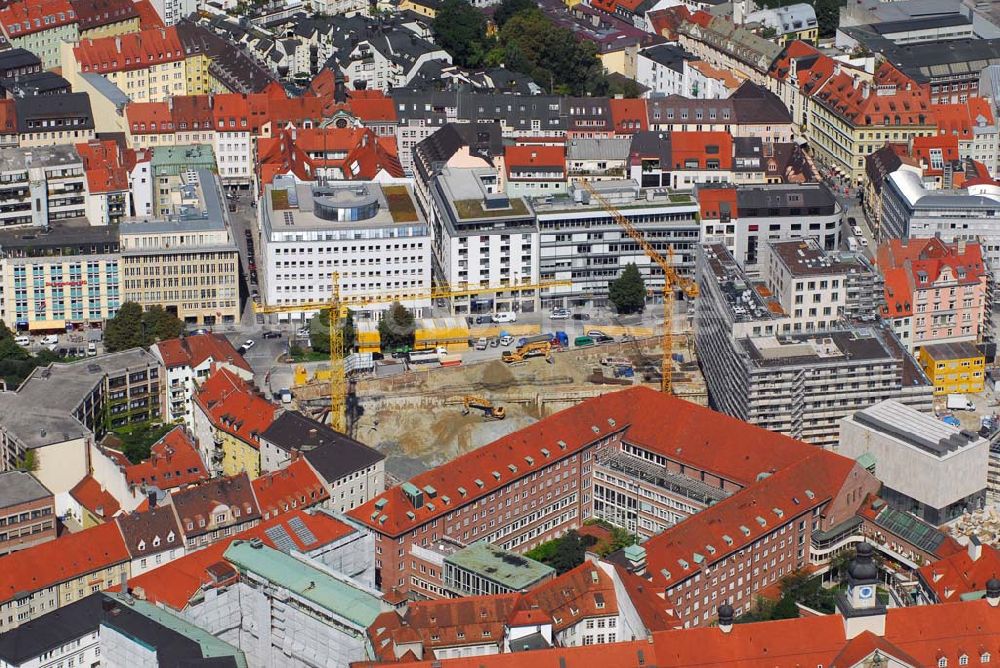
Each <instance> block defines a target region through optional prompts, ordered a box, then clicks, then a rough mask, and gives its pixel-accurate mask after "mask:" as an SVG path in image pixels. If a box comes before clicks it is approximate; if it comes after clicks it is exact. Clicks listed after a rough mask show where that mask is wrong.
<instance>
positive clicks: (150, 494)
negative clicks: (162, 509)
mask: <svg viewBox="0 0 1000 668" xmlns="http://www.w3.org/2000/svg"><path fill="white" fill-rule="evenodd" d="M146 501H148V502H149V509H150V510H153V509H154V508H156V490H155V489H150V490H146Z"/></svg>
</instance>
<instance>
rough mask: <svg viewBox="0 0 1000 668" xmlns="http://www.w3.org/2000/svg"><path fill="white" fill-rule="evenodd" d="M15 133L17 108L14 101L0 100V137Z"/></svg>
mask: <svg viewBox="0 0 1000 668" xmlns="http://www.w3.org/2000/svg"><path fill="white" fill-rule="evenodd" d="M16 133H17V108H16V107H15V105H14V100H11V99H4V100H0V135H4V134H16Z"/></svg>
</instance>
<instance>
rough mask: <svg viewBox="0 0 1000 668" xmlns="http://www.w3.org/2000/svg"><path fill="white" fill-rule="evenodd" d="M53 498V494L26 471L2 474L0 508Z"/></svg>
mask: <svg viewBox="0 0 1000 668" xmlns="http://www.w3.org/2000/svg"><path fill="white" fill-rule="evenodd" d="M49 496H52V492H50V491H49V490H48V488H47V487H46V486H45V485H43V484H42V483H40V482H38V479H37V478H36V477H35V476H33V475H31V474H30V473H28V472H26V471H7V472H6V473H0V508H7V507H8V506H13V505H17V504H19V503H28V502H29V501H35V500H37V499H44V498H46V497H49Z"/></svg>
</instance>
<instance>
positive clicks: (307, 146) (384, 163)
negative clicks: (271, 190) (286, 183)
mask: <svg viewBox="0 0 1000 668" xmlns="http://www.w3.org/2000/svg"><path fill="white" fill-rule="evenodd" d="M257 153H258V155H259V156H260V157H259V159H258V169H259V170H260V180H261V183H271V181H273V180H274V177H275V176H276V175H278V174H289V173H293V174H295V175H296V176H298V177H299V178H300V179H303V180H313V179H314V178H315V177H314V176H313V175H314V174H315V173H316V170H318V169H340V171H341V174H342V177H341V178H343V179H345V180H364V181H370V180H372V179H374V178H375V177H376V176H377V175H378V174H379V172H381V171H385V172H386V173H387V174H389V175H390V176H395V177H402V176H403V175H404V174H403V167H402V165H401V164H400V162H399V156H398V154H397V150H396V141H395V138H394V137H378V136H377V135H376V134H375V133H374V132H372V131H371V130H369V129H367V128H332V127H331V128H322V129H320V128H308V129H301V130H296V131H290V130H282V131H281V134H280V135H279V136H277V137H272V138H265V139H259V140H258V141H257ZM329 153H339V154H341V155H344V157H343V158H335V159H334V158H324V157H323V156H324V154H329ZM355 167H356V169H355Z"/></svg>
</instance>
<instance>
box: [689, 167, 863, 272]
mask: <svg viewBox="0 0 1000 668" xmlns="http://www.w3.org/2000/svg"><path fill="white" fill-rule="evenodd" d="M695 197H696V198H697V200H698V202H699V205H700V207H701V226H702V232H701V243H720V244H723V245H725V246H726V248H728V249H729V252H730V253H732V254H733V256H734V257H735V258H736V259H737V260H738V261H739V262H740V264H742V265H744V266H745V267H746V268H747V269H748V270H753V269H756V268H757V265H759V264H760V263H761V262H762V256H763V252H764V246H766V245H767V244H768V243H769V242H773V241H791V240H798V239H809V238H812V239H816V241H818V242H819V244H820V246H821V247H822V248H823V249H824V250H827V251H835V250H836V249H837V248H839V246H840V228H841V218H842V216H843V214H844V211H843V208H842V207H841V205H840V203H839V202H838V201H837V198H836V197H834V196H833V193H832V192H830V189H829V188H827V187H826V185H824V184H822V183H800V184H768V185H741V186H736V187H735V188H733V187H727V186H712V185H699V186H698V187H697V188H696V190H695Z"/></svg>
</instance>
